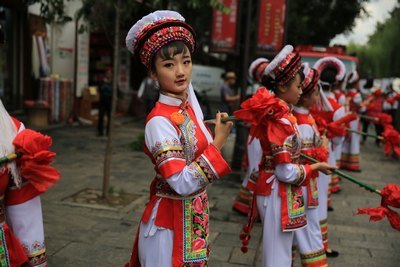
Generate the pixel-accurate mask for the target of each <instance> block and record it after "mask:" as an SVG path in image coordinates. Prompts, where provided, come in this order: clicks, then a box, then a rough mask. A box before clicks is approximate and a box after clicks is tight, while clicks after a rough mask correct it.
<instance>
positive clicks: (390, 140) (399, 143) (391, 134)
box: [382, 125, 400, 157]
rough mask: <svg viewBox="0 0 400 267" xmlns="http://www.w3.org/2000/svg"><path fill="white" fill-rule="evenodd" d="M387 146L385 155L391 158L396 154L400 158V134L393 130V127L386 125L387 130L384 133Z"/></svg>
mask: <svg viewBox="0 0 400 267" xmlns="http://www.w3.org/2000/svg"><path fill="white" fill-rule="evenodd" d="M382 136H383V137H384V139H383V141H382V142H383V143H384V144H385V147H384V150H383V151H384V153H385V154H386V155H389V156H391V155H392V154H393V152H394V153H396V155H397V156H398V157H400V134H399V133H398V132H397V131H396V130H395V129H394V128H393V126H392V125H385V130H384V131H383V133H382Z"/></svg>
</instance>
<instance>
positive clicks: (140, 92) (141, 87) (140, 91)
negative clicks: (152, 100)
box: [137, 79, 146, 98]
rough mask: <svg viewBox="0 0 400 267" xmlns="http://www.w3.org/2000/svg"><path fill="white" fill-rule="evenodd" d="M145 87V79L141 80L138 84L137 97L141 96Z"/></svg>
mask: <svg viewBox="0 0 400 267" xmlns="http://www.w3.org/2000/svg"><path fill="white" fill-rule="evenodd" d="M145 87H146V79H145V80H143V81H142V83H141V84H140V87H139V90H138V93H137V97H138V98H142V96H143V93H144V88H145Z"/></svg>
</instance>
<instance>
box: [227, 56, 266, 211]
mask: <svg viewBox="0 0 400 267" xmlns="http://www.w3.org/2000/svg"><path fill="white" fill-rule="evenodd" d="M268 62H269V61H268V59H266V58H257V59H256V60H254V61H253V62H252V63H251V64H250V67H249V78H250V79H251V80H252V81H253V82H254V83H256V84H260V83H261V78H262V74H263V72H264V69H265V68H266V67H267V65H268ZM245 153H246V154H247V155H246V156H247V157H246V159H247V171H246V176H245V177H244V179H243V182H242V185H241V187H240V190H239V193H238V195H237V197H236V199H235V202H234V203H233V209H234V210H236V211H237V212H240V213H242V214H244V215H246V216H247V214H248V213H249V210H250V205H251V200H252V199H253V194H254V190H255V188H256V184H257V177H258V164H259V163H260V161H261V156H262V149H261V145H260V140H258V139H257V138H253V137H252V136H251V135H249V137H248V138H247V147H246V152H245Z"/></svg>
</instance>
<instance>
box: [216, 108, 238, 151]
mask: <svg viewBox="0 0 400 267" xmlns="http://www.w3.org/2000/svg"><path fill="white" fill-rule="evenodd" d="M225 117H228V114H227V113H225V112H224V113H221V112H218V113H217V115H216V116H215V130H214V131H215V137H214V141H213V144H214V146H215V147H216V148H218V149H221V148H222V147H223V146H224V145H225V143H226V139H227V138H228V136H229V134H230V132H231V128H232V126H233V122H231V121H227V122H221V118H225Z"/></svg>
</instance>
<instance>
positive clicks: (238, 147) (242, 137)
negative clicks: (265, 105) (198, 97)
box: [231, 0, 253, 171]
mask: <svg viewBox="0 0 400 267" xmlns="http://www.w3.org/2000/svg"><path fill="white" fill-rule="evenodd" d="M246 2H247V7H246V22H245V23H246V24H245V27H244V28H245V40H244V48H243V50H244V53H243V65H242V84H241V91H240V103H242V102H243V101H244V100H245V98H246V89H247V69H248V67H249V63H250V62H249V61H250V45H251V40H250V31H251V19H252V18H251V11H252V3H253V0H247V1H246ZM247 131H248V130H247V128H246V127H245V126H244V125H243V123H242V122H240V121H239V122H237V123H236V139H235V149H234V152H233V159H232V162H231V166H232V169H233V170H236V171H240V169H241V166H242V158H243V154H244V151H245V146H246V143H247V141H246V139H247V134H246V132H247Z"/></svg>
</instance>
